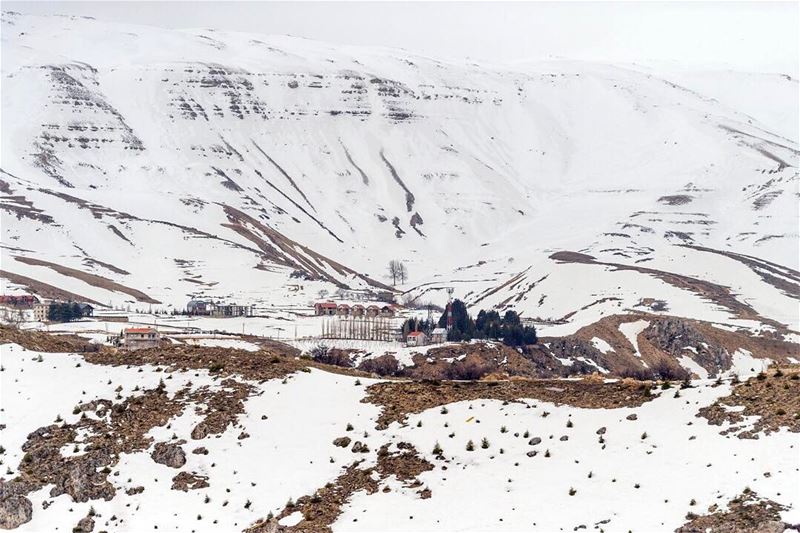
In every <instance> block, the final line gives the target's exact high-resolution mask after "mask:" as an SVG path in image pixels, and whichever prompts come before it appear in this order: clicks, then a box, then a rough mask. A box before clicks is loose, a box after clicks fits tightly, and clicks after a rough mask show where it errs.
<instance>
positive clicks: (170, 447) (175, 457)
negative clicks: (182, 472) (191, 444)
mask: <svg viewBox="0 0 800 533" xmlns="http://www.w3.org/2000/svg"><path fill="white" fill-rule="evenodd" d="M184 443H185V441H183V440H181V441H179V442H176V443H166V442H158V443H156V445H155V446H154V447H153V453H151V454H150V457H152V458H153V461H155V462H156V463H159V464H162V465H166V466H169V467H171V468H180V467H182V466H183V465H185V464H186V452H184V451H183V448H181V446H180V445H181V444H184Z"/></svg>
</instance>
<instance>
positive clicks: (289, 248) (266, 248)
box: [221, 204, 394, 291]
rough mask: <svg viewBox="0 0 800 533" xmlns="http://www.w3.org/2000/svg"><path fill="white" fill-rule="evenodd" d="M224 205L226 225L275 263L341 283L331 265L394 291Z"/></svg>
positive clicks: (384, 288)
mask: <svg viewBox="0 0 800 533" xmlns="http://www.w3.org/2000/svg"><path fill="white" fill-rule="evenodd" d="M221 205H222V207H223V209H224V210H225V214H226V215H227V217H228V221H229V223H228V224H223V226H225V227H227V228H229V229H231V230H233V231H235V232H237V233H239V234H240V235H241V236H242V237H244V238H245V239H247V240H249V241H250V242H252V243H253V244H255V245H256V246H257V247H258V248H259V249H260V250H261V251H262V252H263V253H264V254H265V256H266V258H267V259H269V260H270V261H272V262H275V263H277V264H280V265H284V266H289V267H293V268H297V269H299V270H301V271H303V272H306V273H307V274H308V275H309V276H311V278H312V279H324V280H327V281H330V282H331V283H334V284H336V285H342V283H341V282H340V281H339V280H338V279H336V278H335V277H333V276H331V274H330V273H329V272H328V271H327V270H326V269H325V267H324V265H327V266H328V268H330V269H333V270H334V271H335V272H336V273H337V274H339V275H342V276H355V277H358V278H361V279H362V280H364V281H365V282H366V283H368V284H369V285H370V286H372V287H375V288H378V289H381V290H386V291H394V289H392V288H391V287H389V286H388V285H385V284H383V283H381V282H379V281H376V280H374V279H372V278H370V277H368V276H365V275H364V274H361V273H358V272H356V271H354V270H352V269H350V268H348V267H346V266H344V265H342V264H341V263H338V262H336V261H334V260H332V259H329V258H327V257H325V256H324V255H321V254H319V253H317V252H315V251H314V250H312V249H310V248H308V247H306V246H303V245H302V244H300V243H298V242H295V241H293V240H291V239H289V238H288V237H286V236H285V235H283V234H282V233H280V232H278V231H276V230H275V229H273V228H271V227H269V226H266V225H264V224H263V223H261V222H260V221H258V220H257V219H255V218H253V217H251V216H250V215H248V214H246V213H244V212H242V211H240V210H238V209H236V208H234V207H231V206H228V205H224V204H221ZM312 218H313V217H312ZM314 220H316V219H314ZM334 237H335V238H336V239H337V240H338V237H336V236H335V235H334Z"/></svg>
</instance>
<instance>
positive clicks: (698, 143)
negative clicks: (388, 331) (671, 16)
mask: <svg viewBox="0 0 800 533" xmlns="http://www.w3.org/2000/svg"><path fill="white" fill-rule="evenodd" d="M98 43H102V45H98ZM2 49H3V61H2V69H1V70H0V76H2V78H1V79H2V97H1V98H0V100H1V103H2V130H3V138H2V145H1V146H0V151H1V152H2V153H1V155H2V168H0V216H1V217H2V224H0V235H2V241H1V243H0V262H1V263H2V264H1V265H0V289H2V290H0V292H2V293H3V294H7V293H15V294H16V293H21V292H28V293H33V294H36V295H39V296H40V297H42V298H48V299H59V300H71V301H81V302H87V303H91V304H92V305H93V306H95V316H94V317H93V318H86V319H83V320H77V321H72V322H68V323H64V324H55V323H52V324H47V325H45V324H33V325H32V324H25V325H24V326H25V327H24V328H23V329H20V328H18V327H11V326H7V325H0V400H2V401H1V402H0V528H3V529H13V530H17V531H73V532H81V533H89V532H98V531H106V532H108V533H112V532H126V531H193V532H201V531H202V532H205V531H220V532H230V531H246V532H251V533H267V532H269V533H272V532H282V531H287V532H288V531H298V532H299V531H304V532H309V531H314V532H317V531H352V532H355V531H367V532H374V531H389V530H393V531H434V530H443V531H543V532H552V531H570V530H571V531H581V530H587V531H588V530H592V531H678V532H683V533H688V532H701V531H702V532H706V531H722V532H730V533H734V532H737V533H740V532H747V533H762V532H770V533H771V532H775V533H781V532H783V531H787V530H791V529H795V530H800V526H799V524H800V488H799V487H800V485H799V484H798V483H797V480H798V479H800V464H799V463H798V460H797V457H798V453H797V452H798V448H800V423H799V422H798V421H800V404H799V403H798V398H800V389H798V387H800V367H798V365H800V315H798V305H799V304H800V263H799V261H800V259H799V258H800V249H798V242H800V235H799V234H798V229H797V220H798V199H800V189H798V187H800V179H799V175H798V163H800V148H799V147H798V141H799V140H800V139H799V138H798V135H797V131H798V123H797V113H789V112H784V113H777V112H775V110H776V109H779V108H780V109H785V110H792V109H794V110H796V108H797V100H798V98H797V95H798V93H799V92H800V90H799V89H798V80H796V79H794V78H792V77H791V76H787V75H779V74H768V73H746V72H721V71H720V72H710V73H704V74H703V76H699V75H691V73H680V74H679V73H674V72H668V71H660V70H658V69H654V68H651V67H647V66H644V65H629V64H603V63H591V62H577V61H569V60H557V61H540V62H528V63H519V64H515V65H503V64H486V63H475V62H467V61H462V62H458V61H441V60H438V59H436V58H432V57H423V56H419V55H415V54H411V53H408V52H405V51H400V50H392V49H385V48H380V49H377V48H365V47H351V46H337V45H331V44H326V43H322V42H316V41H311V40H307V39H301V38H293V37H286V36H269V35H257V34H243V33H231V32H222V31H217V30H213V29H192V30H167V29H160V28H155V27H148V26H138V25H128V24H115V23H107V22H102V21H99V20H94V19H91V18H82V17H61V16H29V15H24V14H20V13H16V12H11V11H5V12H3V14H2ZM721 87H723V88H721ZM748 87H758V88H759V90H758V98H752V95H750V94H742V93H743V91H745V88H748ZM390 260H398V261H402V262H403V264H404V265H405V266H406V267H407V271H408V276H407V278H406V279H402V280H400V282H399V283H397V284H393V282H394V281H396V280H392V279H390V277H389V276H387V264H388V263H389V261H390ZM448 290H450V291H451V292H452V293H453V295H454V297H456V298H458V299H460V300H461V301H463V302H464V303H465V305H466V307H467V309H468V311H469V312H470V313H472V314H473V315H476V314H477V313H478V311H479V310H494V311H497V312H499V313H500V314H503V313H505V312H506V311H511V310H513V311H516V312H517V313H518V314H519V316H521V317H522V321H523V323H524V324H525V325H528V326H534V327H535V328H536V330H537V332H538V342H537V343H535V344H527V345H519V346H509V345H506V344H504V343H503V342H502V340H501V339H477V340H473V341H471V342H458V343H456V342H450V343H443V344H438V345H428V346H421V347H413V346H404V345H401V344H400V343H398V342H394V341H390V340H387V339H383V340H381V341H366V340H364V341H361V340H354V339H329V338H325V339H322V338H321V337H322V332H323V330H324V328H325V324H326V323H325V320H328V319H326V318H323V317H317V316H314V315H313V303H314V302H315V301H318V300H320V299H327V298H332V299H336V300H340V301H345V300H354V301H355V300H358V301H363V302H382V304H383V303H388V302H393V303H394V304H396V306H397V307H396V308H397V310H398V313H399V315H400V316H398V317H397V318H396V319H395V322H397V324H394V326H396V327H397V328H398V329H399V327H400V322H401V321H402V320H404V319H406V318H408V317H415V318H418V319H419V318H425V317H426V315H432V313H433V311H432V310H433V309H441V308H442V306H443V305H444V303H445V301H446V299H447V295H448ZM193 298H209V299H215V300H217V301H219V302H227V303H233V302H236V303H238V304H240V305H247V306H253V307H252V309H253V310H254V314H255V316H252V317H245V318H238V317H237V318H217V317H207V316H202V317H190V316H185V315H180V314H175V313H176V312H178V311H182V310H183V309H184V308H185V306H186V303H187V301H188V300H190V299H193ZM439 312H440V311H437V315H438V313H439ZM330 320H333V319H330ZM130 325H139V326H153V327H157V328H158V330H159V332H160V333H161V335H162V336H163V337H162V341H161V344H160V345H159V346H158V347H155V348H148V349H144V350H138V351H134V352H127V351H123V350H120V349H117V348H115V347H113V346H112V342H111V340H112V338H113V337H114V336H116V335H117V334H119V333H120V331H121V330H122V329H123V328H125V327H128V326H130ZM45 330H46V331H45ZM329 331H330V330H329ZM506 340H508V339H506Z"/></svg>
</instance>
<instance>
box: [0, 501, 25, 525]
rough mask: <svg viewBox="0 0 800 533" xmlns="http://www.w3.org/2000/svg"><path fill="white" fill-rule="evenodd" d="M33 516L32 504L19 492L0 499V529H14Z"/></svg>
mask: <svg viewBox="0 0 800 533" xmlns="http://www.w3.org/2000/svg"><path fill="white" fill-rule="evenodd" d="M32 516H33V504H31V501H30V500H29V499H28V498H26V497H25V496H23V495H21V494H12V495H10V496H7V497H5V498H3V499H0V529H15V528H17V527H19V526H21V525H22V524H24V523H26V522H30V521H31V517H32Z"/></svg>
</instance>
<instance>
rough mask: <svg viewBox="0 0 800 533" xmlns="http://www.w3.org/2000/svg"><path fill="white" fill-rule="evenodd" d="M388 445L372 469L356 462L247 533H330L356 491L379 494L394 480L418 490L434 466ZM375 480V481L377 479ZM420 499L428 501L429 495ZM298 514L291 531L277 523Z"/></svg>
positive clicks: (401, 445)
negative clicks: (383, 483) (421, 477)
mask: <svg viewBox="0 0 800 533" xmlns="http://www.w3.org/2000/svg"><path fill="white" fill-rule="evenodd" d="M389 447H390V446H389V444H384V445H383V446H381V448H380V450H378V463H377V465H376V466H374V467H370V468H359V467H358V466H359V464H361V462H363V461H358V462H356V463H353V464H352V465H350V466H348V467H347V468H346V469H345V471H344V472H343V473H342V474H341V475H340V476H339V477H337V478H336V480H335V481H333V482H332V483H328V484H326V485H325V486H324V487H321V488H320V489H318V490H317V491H316V492H315V493H314V494H312V495H311V496H303V497H302V498H299V499H298V500H297V501H296V502H290V504H287V505H286V507H285V508H284V509H283V510H282V511H281V512H280V514H278V516H276V517H268V518H266V519H263V520H260V521H258V522H256V523H255V524H253V526H251V527H250V528H248V529H247V530H246V531H247V533H272V532H277V531H286V532H290V531H291V532H298V533H300V532H302V533H306V532H308V533H310V532H315V533H316V532H323V531H324V532H330V531H331V525H332V524H333V523H334V522H335V521H336V519H337V518H338V517H339V515H340V514H341V513H342V506H344V505H345V504H346V503H347V502H348V501H349V500H350V498H351V497H352V495H353V494H354V493H356V492H359V491H365V492H366V493H367V494H374V493H376V492H378V488H379V487H380V483H381V481H382V480H384V479H386V478H388V477H389V476H395V477H396V478H397V479H399V480H400V481H403V482H404V486H405V487H409V488H415V487H419V486H421V485H422V484H421V482H420V481H419V480H418V479H417V476H419V475H420V474H421V473H422V472H427V471H429V470H432V469H433V465H432V464H431V463H429V462H428V461H426V460H425V459H423V458H421V457H420V456H419V455H418V453H417V450H416V449H415V448H414V447H413V446H412V445H410V444H407V443H402V442H401V443H398V445H397V448H398V451H396V452H393V453H391V452H389ZM376 477H377V479H376ZM419 492H420V496H421V497H423V496H424V497H429V496H430V492H429V491H428V492H426V493H425V494H424V495H423V494H422V492H424V491H419ZM298 511H299V512H300V513H302V515H303V519H302V520H301V521H300V522H299V523H298V524H296V525H294V526H291V527H286V526H281V525H279V524H278V521H279V520H281V519H282V518H285V517H287V516H289V515H291V514H292V513H295V512H298Z"/></svg>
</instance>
